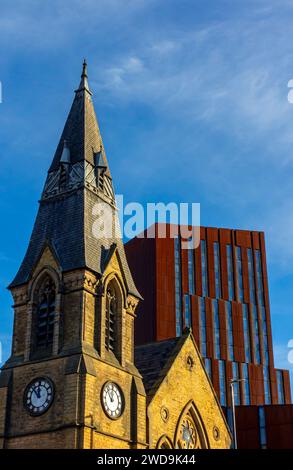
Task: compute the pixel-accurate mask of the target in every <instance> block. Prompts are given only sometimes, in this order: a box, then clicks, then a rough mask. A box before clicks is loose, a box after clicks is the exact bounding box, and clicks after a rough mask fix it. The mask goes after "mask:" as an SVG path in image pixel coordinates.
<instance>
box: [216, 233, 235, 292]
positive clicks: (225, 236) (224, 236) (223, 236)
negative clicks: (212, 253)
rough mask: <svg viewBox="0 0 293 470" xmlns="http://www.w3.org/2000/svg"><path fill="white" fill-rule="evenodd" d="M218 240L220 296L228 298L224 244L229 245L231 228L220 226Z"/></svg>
mask: <svg viewBox="0 0 293 470" xmlns="http://www.w3.org/2000/svg"><path fill="white" fill-rule="evenodd" d="M219 241H220V256H221V278H222V297H223V299H225V300H228V299H229V293H228V272H227V252H226V245H229V244H231V243H232V241H231V230H228V229H224V228H220V229H219Z"/></svg>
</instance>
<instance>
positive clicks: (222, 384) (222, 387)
mask: <svg viewBox="0 0 293 470" xmlns="http://www.w3.org/2000/svg"><path fill="white" fill-rule="evenodd" d="M219 382H220V403H221V406H226V405H227V391H226V371H225V362H224V361H219Z"/></svg>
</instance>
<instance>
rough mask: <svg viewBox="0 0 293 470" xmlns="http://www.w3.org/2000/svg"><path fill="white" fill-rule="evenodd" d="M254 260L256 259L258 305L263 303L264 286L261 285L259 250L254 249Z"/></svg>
mask: <svg viewBox="0 0 293 470" xmlns="http://www.w3.org/2000/svg"><path fill="white" fill-rule="evenodd" d="M255 260H256V277H257V297H258V303H259V305H264V287H263V275H262V267H261V254H260V250H255Z"/></svg>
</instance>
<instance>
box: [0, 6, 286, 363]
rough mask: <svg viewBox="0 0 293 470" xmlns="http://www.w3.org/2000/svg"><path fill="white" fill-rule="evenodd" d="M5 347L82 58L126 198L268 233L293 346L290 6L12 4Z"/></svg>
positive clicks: (0, 329)
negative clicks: (192, 205)
mask: <svg viewBox="0 0 293 470" xmlns="http://www.w3.org/2000/svg"><path fill="white" fill-rule="evenodd" d="M0 8H1V11H0V80H1V82H2V88H3V102H2V104H0V140H1V146H0V159H1V165H0V213H1V217H2V218H1V220H2V230H1V233H0V289H1V292H0V302H1V310H0V312H1V314H0V340H1V341H2V345H3V359H5V358H7V356H8V355H9V348H10V335H11V330H12V309H11V303H12V299H11V297H10V294H9V292H8V291H7V290H6V289H5V287H6V286H7V285H8V284H9V282H10V281H11V279H12V278H13V276H14V274H15V272H16V270H17V268H18V266H19V263H20V261H21V259H22V256H23V255H24V251H25V248H26V244H27V242H28V239H29V236H30V233H31V230H32V225H33V221H34V218H35V214H36V210H37V200H38V198H39V196H40V193H41V190H42V186H43V183H44V179H45V175H46V171H47V169H48V166H49V163H50V161H51V159H52V157H53V154H54V151H55V147H56V145H57V142H58V139H59V136H60V132H61V131H62V127H63V124H64V120H65V118H66V115H67V113H68V111H69V107H70V105H71V102H72V99H73V90H74V89H75V88H76V87H77V84H78V81H79V75H80V69H81V62H82V60H83V58H84V57H86V58H87V60H88V64H89V76H90V84H91V88H92V90H93V92H94V101H95V107H96V111H97V114H98V118H99V122H100V127H101V130H102V134H103V139H104V144H105V147H106V151H107V155H108V159H109V161H110V166H111V171H112V174H113V177H114V182H115V187H116V191H117V192H118V193H123V194H124V197H125V199H126V200H127V201H139V202H142V203H146V202H148V201H150V202H155V201H164V202H168V201H177V202H182V201H184V202H200V203H201V222H202V224H204V225H208V226H222V227H233V228H236V227H238V228H242V229H251V230H264V231H265V233H266V244H267V254H268V268H269V281H270V299H271V313H272V319H273V336H274V346H275V359H276V365H277V366H278V367H283V368H290V367H291V370H292V367H293V365H290V364H289V363H288V361H287V354H288V348H287V343H288V341H289V339H291V338H293V317H292V312H291V295H292V286H293V243H292V238H293V216H292V214H293V200H292V197H291V193H292V182H293V150H292V149H293V105H292V104H289V103H288V100H287V95H288V91H289V90H288V87H287V84H288V81H289V80H290V79H292V78H293V45H292V44H293V42H292V16H293V4H292V1H291V0H290V1H289V0H278V1H276V0H265V1H264V0H253V1H250V0H245V1H241V0H71V1H70V2H69V1H65V0H63V1H62V2H61V1H56V0H50V1H46V0H43V1H42V2H41V1H35V0H26V1H25V2H23V1H19V0H13V1H11V0H10V1H7V0H2V1H1V6H0Z"/></svg>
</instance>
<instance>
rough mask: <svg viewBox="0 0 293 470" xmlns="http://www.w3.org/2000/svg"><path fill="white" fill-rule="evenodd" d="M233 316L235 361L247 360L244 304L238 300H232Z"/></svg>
mask: <svg viewBox="0 0 293 470" xmlns="http://www.w3.org/2000/svg"><path fill="white" fill-rule="evenodd" d="M232 318H233V336H234V355H235V361H236V362H245V352H244V331H243V316H242V305H241V304H239V303H237V302H232Z"/></svg>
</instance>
